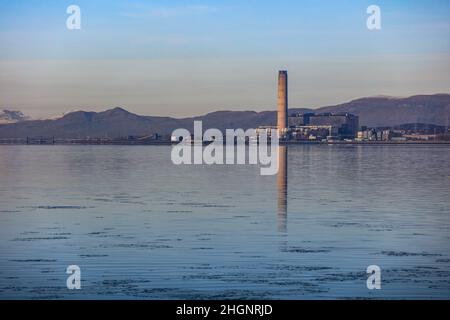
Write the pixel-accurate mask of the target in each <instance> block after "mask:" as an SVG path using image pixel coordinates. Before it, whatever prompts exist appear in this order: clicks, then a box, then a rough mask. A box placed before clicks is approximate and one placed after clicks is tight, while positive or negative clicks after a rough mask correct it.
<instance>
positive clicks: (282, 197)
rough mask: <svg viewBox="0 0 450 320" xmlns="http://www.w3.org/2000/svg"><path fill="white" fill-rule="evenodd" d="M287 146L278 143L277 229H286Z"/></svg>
mask: <svg viewBox="0 0 450 320" xmlns="http://www.w3.org/2000/svg"><path fill="white" fill-rule="evenodd" d="M287 161H288V158H287V147H286V146H283V145H280V146H279V147H278V175H277V189H278V212H277V221H278V231H281V232H286V231H287V188H288V186H287V166H288V163H287Z"/></svg>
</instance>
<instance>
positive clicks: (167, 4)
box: [0, 0, 450, 117]
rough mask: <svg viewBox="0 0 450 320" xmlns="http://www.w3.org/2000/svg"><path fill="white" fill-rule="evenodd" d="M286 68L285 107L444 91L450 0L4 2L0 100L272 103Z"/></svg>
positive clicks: (30, 105)
mask: <svg viewBox="0 0 450 320" xmlns="http://www.w3.org/2000/svg"><path fill="white" fill-rule="evenodd" d="M70 4H76V5H79V6H80V8H81V23H82V29H81V30H74V31H69V30H67V29H66V19H67V17H68V14H67V13H66V8H67V6H68V5H70ZM370 4H376V5H378V6H380V8H381V14H382V29H381V30H379V31H369V30H368V29H367V28H366V19H367V17H368V14H367V13H366V8H367V7H368V6H369V5H370ZM284 68H286V69H288V71H289V76H290V105H291V106H292V107H294V106H295V107H319V106H322V105H326V104H334V103H339V102H343V101H346V100H349V99H352V98H357V97H361V96H366V95H378V94H387V95H396V96H398V95H402V96H403V95H410V94H416V93H417V94H418V93H437V92H450V2H449V1H445V0H441V1H439V0H437V1H414V0H386V1H365V0H359V1H356V0H355V1H350V0H347V1H345V0H333V1H332V0H329V1H323V0H311V1H298V0H296V1H261V0H258V1H256V0H247V1H246V0H241V1H237V0H231V1H230V0H228V1H119V0H115V1H111V0H109V1H103V0H96V1H92V0H91V1H57V0H49V1H37V0H35V1H33V0H28V1H22V0H15V1H6V0H1V1H0V108H12V109H20V110H22V111H23V112H25V113H28V114H31V115H32V116H36V117H45V116H50V115H56V114H60V113H62V112H66V111H69V110H72V109H88V110H103V109H106V108H108V107H113V106H123V107H126V108H127V109H129V110H131V111H134V112H137V113H141V114H148V115H150V114H152V115H172V116H186V115H194V114H201V113H204V112H208V111H214V110H218V109H233V110H248V109H252V110H267V109H273V108H274V105H275V104H276V86H275V85H276V72H277V70H278V69H284Z"/></svg>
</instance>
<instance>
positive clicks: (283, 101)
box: [277, 70, 288, 130]
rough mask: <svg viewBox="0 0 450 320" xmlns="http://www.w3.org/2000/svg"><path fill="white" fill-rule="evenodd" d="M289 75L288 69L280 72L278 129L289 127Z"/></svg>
mask: <svg viewBox="0 0 450 320" xmlns="http://www.w3.org/2000/svg"><path fill="white" fill-rule="evenodd" d="M287 83H288V76H287V71H285V70H282V71H279V72H278V116H277V127H278V130H283V129H286V128H287V113H288V85H287Z"/></svg>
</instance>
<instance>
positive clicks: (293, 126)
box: [257, 70, 359, 141]
mask: <svg viewBox="0 0 450 320" xmlns="http://www.w3.org/2000/svg"><path fill="white" fill-rule="evenodd" d="M358 128H359V120H358V117H357V116H355V115H353V114H350V113H336V114H334V113H320V114H316V113H304V114H300V113H299V114H292V115H290V116H288V74H287V71H286V70H281V71H278V110H277V123H276V126H261V127H259V128H258V129H257V132H258V133H259V132H261V131H265V132H266V133H267V134H268V135H271V133H272V132H273V131H274V130H276V131H277V132H278V135H279V137H280V139H283V140H309V141H311V140H316V141H317V140H318V141H323V140H342V139H355V138H356V135H357V133H358Z"/></svg>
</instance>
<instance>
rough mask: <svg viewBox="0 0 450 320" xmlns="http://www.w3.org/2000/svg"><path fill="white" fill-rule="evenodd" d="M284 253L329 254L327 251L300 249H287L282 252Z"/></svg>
mask: <svg viewBox="0 0 450 320" xmlns="http://www.w3.org/2000/svg"><path fill="white" fill-rule="evenodd" d="M283 251H284V252H291V253H326V252H330V251H331V250H329V249H311V248H302V247H289V248H286V249H284V250H283Z"/></svg>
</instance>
